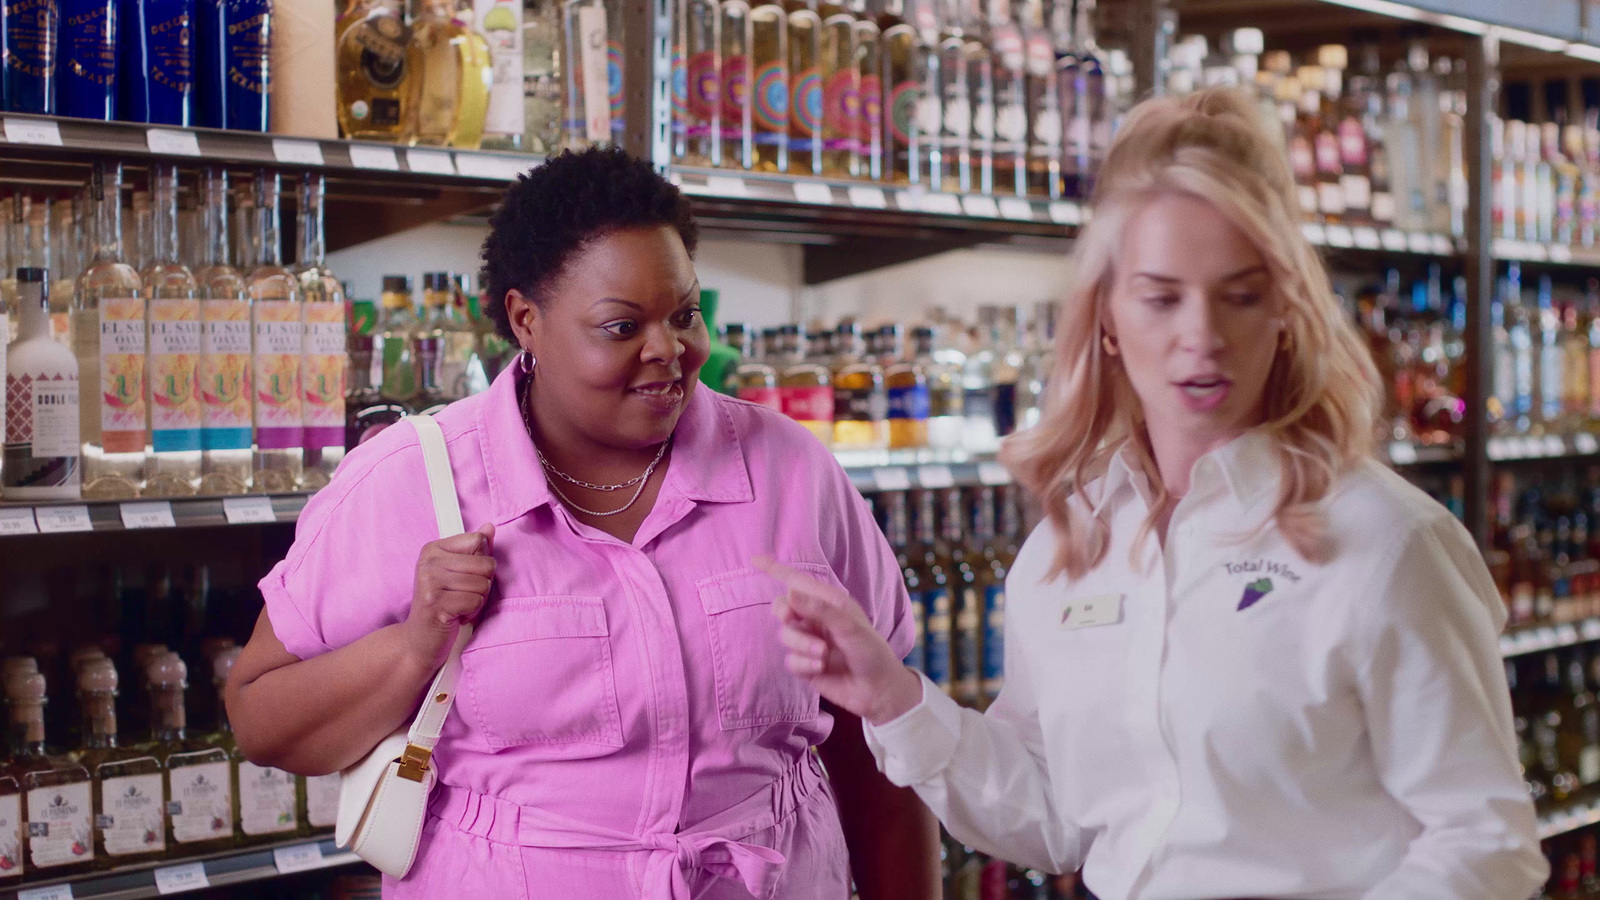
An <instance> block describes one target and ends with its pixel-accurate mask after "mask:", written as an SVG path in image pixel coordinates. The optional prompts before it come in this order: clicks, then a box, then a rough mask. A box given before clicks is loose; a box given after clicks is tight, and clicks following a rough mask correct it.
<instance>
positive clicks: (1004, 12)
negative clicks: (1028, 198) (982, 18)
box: [988, 0, 1028, 197]
mask: <svg viewBox="0 0 1600 900" xmlns="http://www.w3.org/2000/svg"><path fill="white" fill-rule="evenodd" d="M988 16H989V34H990V39H991V40H992V41H993V45H994V186H995V190H996V191H998V192H1000V193H1003V194H1015V195H1017V196H1019V197H1020V196H1025V195H1026V194H1027V193H1028V48H1027V43H1026V40H1025V38H1024V36H1023V30H1022V28H1021V27H1020V26H1019V25H1018V24H1017V23H1016V22H1015V21H1014V20H1013V19H1012V16H1011V0H989V2H988Z"/></svg>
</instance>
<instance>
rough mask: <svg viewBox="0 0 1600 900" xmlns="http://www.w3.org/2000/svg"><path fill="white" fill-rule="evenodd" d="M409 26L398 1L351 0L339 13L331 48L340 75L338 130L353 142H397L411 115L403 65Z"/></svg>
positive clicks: (406, 72) (409, 39)
mask: <svg viewBox="0 0 1600 900" xmlns="http://www.w3.org/2000/svg"><path fill="white" fill-rule="evenodd" d="M410 44H411V29H410V27H409V26H407V25H406V20H405V13H404V11H403V10H402V9H401V3H400V0H351V2H350V5H349V6H348V7H346V8H345V11H344V14H343V15H341V16H340V17H339V21H338V25H337V26H336V31H335V37H334V46H335V50H334V52H335V54H336V60H337V66H338V79H339V84H338V87H339V129H340V130H341V131H342V132H344V136H345V137H347V138H352V139H356V140H372V141H399V140H400V139H401V138H402V137H403V136H404V134H405V126H406V122H407V121H408V119H409V117H410V115H409V114H410V112H411V109H410V106H411V92H410V90H409V89H410V87H411V86H410V85H408V84H407V83H406V79H407V76H413V77H414V76H415V74H416V73H415V72H414V71H413V70H411V69H409V68H408V67H407V65H406V57H407V51H408V49H409V47H410Z"/></svg>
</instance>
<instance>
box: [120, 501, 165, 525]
mask: <svg viewBox="0 0 1600 900" xmlns="http://www.w3.org/2000/svg"><path fill="white" fill-rule="evenodd" d="M177 525H178V523H177V522H174V521H173V520H172V501H170V500H151V501H148V502H143V503H124V504H122V527H123V528H128V529H133V528H175V527H177Z"/></svg>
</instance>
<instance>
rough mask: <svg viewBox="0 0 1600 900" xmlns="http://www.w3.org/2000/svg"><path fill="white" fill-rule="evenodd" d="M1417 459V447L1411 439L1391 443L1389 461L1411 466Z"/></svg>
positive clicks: (1398, 464)
mask: <svg viewBox="0 0 1600 900" xmlns="http://www.w3.org/2000/svg"><path fill="white" fill-rule="evenodd" d="M1416 461H1417V448H1416V447H1415V446H1414V445H1413V444H1412V443H1411V442H1410V441H1395V442H1393V443H1391V444H1390V445H1389V462H1391V463H1394V464H1395V465H1397V466H1409V465H1411V464H1412V463H1415V462H1416Z"/></svg>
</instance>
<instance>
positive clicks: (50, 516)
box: [33, 506, 94, 534]
mask: <svg viewBox="0 0 1600 900" xmlns="http://www.w3.org/2000/svg"><path fill="white" fill-rule="evenodd" d="M33 519H34V521H35V522H38V523H39V531H40V532H41V533H43V534H63V533H65V532H69V531H93V530H94V523H93V522H90V521H89V507H87V506H41V507H39V508H38V509H35V510H34V511H33Z"/></svg>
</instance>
